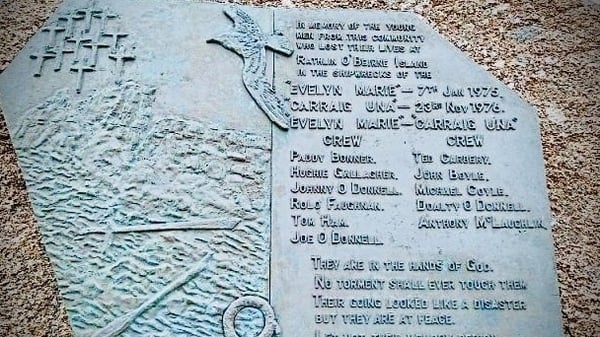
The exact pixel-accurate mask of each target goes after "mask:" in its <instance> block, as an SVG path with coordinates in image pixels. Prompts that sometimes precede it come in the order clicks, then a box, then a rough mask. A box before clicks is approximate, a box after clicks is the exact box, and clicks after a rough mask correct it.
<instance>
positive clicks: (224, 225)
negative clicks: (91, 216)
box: [80, 218, 242, 235]
mask: <svg viewBox="0 0 600 337" xmlns="http://www.w3.org/2000/svg"><path fill="white" fill-rule="evenodd" d="M241 221H242V220H241V219H229V218H221V219H203V220H198V221H182V222H173V223H168V222H166V223H157V224H151V225H138V226H121V227H118V228H90V229H85V230H83V231H81V232H80V235H86V234H105V233H113V234H118V233H134V232H161V231H177V230H215V229H233V228H234V227H235V226H237V225H238V224H239V223H240V222H241Z"/></svg>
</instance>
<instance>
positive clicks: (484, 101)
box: [0, 0, 562, 337]
mask: <svg viewBox="0 0 600 337" xmlns="http://www.w3.org/2000/svg"><path fill="white" fill-rule="evenodd" d="M0 99H1V104H2V108H3V111H4V113H5V116H6V120H7V123H8V126H9V128H10V132H11V136H12V140H13V142H14V144H15V148H16V150H17V154H18V156H19V160H20V163H21V166H22V168H23V173H24V176H25V179H26V181H27V188H28V191H29V193H30V197H31V202H32V205H33V209H34V212H35V214H36V217H37V219H38V222H39V226H40V230H41V232H42V235H43V238H44V244H45V247H46V251H47V253H48V254H49V256H50V258H51V259H52V261H53V264H54V266H55V271H56V276H57V279H58V284H59V287H60V292H61V296H62V299H63V301H64V303H65V305H66V308H67V311H68V315H69V318H70V321H71V324H72V328H73V332H74V334H75V335H76V336H102V337H106V336H226V337H234V336H260V337H271V336H306V337H358V336H363V337H441V336H448V337H449V336H452V337H476V336H477V337H483V336H486V337H534V336H541V335H543V336H560V335H562V329H561V323H560V308H559V298H558V287H557V281H556V273H555V269H554V259H553V245H552V241H551V225H552V221H551V218H550V215H549V206H548V199H547V196H546V190H545V179H544V167H543V161H542V153H541V145H540V135H539V128H538V122H537V118H536V112H535V111H534V110H533V109H532V108H531V107H530V106H529V105H527V104H526V103H524V102H523V101H522V100H521V99H520V98H519V97H518V96H517V95H516V94H515V93H514V92H512V91H511V90H510V89H508V88H507V87H506V86H504V85H503V84H502V83H500V82H499V81H497V80H496V79H494V78H493V77H492V76H490V75H489V74H488V73H486V72H485V71H484V70H483V69H482V68H480V67H479V66H478V65H476V64H474V63H473V62H472V61H470V60H469V59H467V58H466V57H465V56H464V55H463V54H461V52H460V51H459V50H457V49H456V48H455V47H453V46H452V45H451V44H449V43H448V42H446V41H445V40H444V39H443V38H441V37H440V36H439V35H438V34H437V33H436V32H435V31H434V30H432V29H431V28H430V27H429V26H428V25H427V24H426V23H425V21H424V20H423V19H421V18H419V17H418V16H417V15H415V14H412V13H403V12H379V11H355V10H304V9H269V8H251V7H243V6H229V5H223V4H202V3H192V2H185V1H156V0H153V1H144V2H138V1H123V0H118V1H117V0H113V1H95V2H87V1H66V2H65V3H64V4H62V5H61V7H60V8H59V9H58V11H57V12H56V13H55V14H54V15H53V16H52V17H51V18H50V19H49V21H48V22H47V23H46V25H45V26H44V27H43V28H42V29H41V31H40V32H38V33H37V34H36V35H35V36H34V37H33V39H32V40H31V41H30V42H29V43H28V45H27V46H26V47H25V49H24V50H23V51H22V52H21V54H20V55H19V56H18V57H17V58H16V59H15V60H14V61H13V63H12V64H11V65H10V66H9V67H8V69H7V70H6V71H4V72H3V73H2V74H1V76H0Z"/></svg>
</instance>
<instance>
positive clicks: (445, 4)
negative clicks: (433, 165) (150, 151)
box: [0, 0, 600, 337]
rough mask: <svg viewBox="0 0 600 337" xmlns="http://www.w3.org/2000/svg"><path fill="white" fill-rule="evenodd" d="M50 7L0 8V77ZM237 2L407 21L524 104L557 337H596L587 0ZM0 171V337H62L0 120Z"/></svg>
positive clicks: (594, 37)
mask: <svg viewBox="0 0 600 337" xmlns="http://www.w3.org/2000/svg"><path fill="white" fill-rule="evenodd" d="M59 2H60V1H58V0H38V1H35V0H0V71H1V70H2V69H4V68H5V67H6V66H7V65H8V63H9V62H10V60H11V59H12V58H13V57H14V56H15V55H16V54H17V53H18V51H19V50H20V49H21V48H22V47H23V45H24V44H25V43H26V42H27V40H28V39H29V38H30V37H31V35H33V33H35V32H36V31H37V30H38V29H39V27H40V26H41V25H42V24H43V22H44V20H45V19H46V18H47V17H48V16H49V15H50V13H51V12H52V11H53V10H54V9H55V8H56V6H57V4H58V3H59ZM140 2H142V1H140ZM243 3H245V4H255V5H269V6H284V7H328V8H331V7H344V8H372V9H382V10H407V9H408V10H412V11H415V12H417V13H419V14H420V15H422V16H423V17H424V18H425V20H426V21H428V22H429V23H430V24H431V25H432V26H433V27H434V28H435V29H436V30H437V31H439V32H440V33H441V34H442V35H444V36H445V37H446V38H447V39H448V40H449V41H451V42H452V43H453V44H454V45H456V46H457V47H458V48H460V49H461V50H463V51H464V52H465V53H467V55H469V56H470V57H471V58H472V59H474V60H475V61H476V62H477V63H478V64H480V65H482V66H483V67H485V68H486V69H488V70H489V71H490V72H491V73H492V74H494V75H495V76H496V77H498V78H499V79H500V80H501V81H502V82H504V83H505V84H507V85H508V86H510V87H511V88H514V90H516V91H517V92H518V93H519V95H521V97H523V98H524V99H525V100H526V101H528V102H530V103H531V104H533V105H534V106H535V107H536V108H537V110H538V114H539V116H540V122H541V129H542V143H543V147H544V160H545V163H546V172H547V181H548V189H549V194H550V201H551V207H552V215H553V217H554V219H555V224H554V228H553V235H554V240H555V248H556V261H557V270H558V278H559V283H560V292H561V303H562V313H563V324H564V330H565V336H599V335H600V261H599V259H600V228H599V227H600V220H599V218H598V217H599V214H598V209H599V208H600V202H599V197H598V196H599V195H600V179H598V178H597V176H596V175H597V174H599V173H600V170H599V166H600V112H599V111H600V75H598V72H599V71H600V36H599V34H598V32H600V2H599V1H595V0H557V1H541V0H533V1H528V2H524V3H523V2H521V1H500V0H473V1H468V2H467V1H461V2H449V1H443V0H422V1H421V0H407V1H394V0H385V1H376V0H372V1H332V0H331V1H327V0H321V1H319V0H313V1H292V0H283V1H258V0H255V1H243ZM0 163H1V164H0V196H1V200H2V201H1V203H0V336H51V337H54V336H70V335H71V331H70V328H69V325H68V322H67V318H66V314H65V311H64V308H63V307H62V306H61V304H60V301H59V297H58V290H57V288H56V281H55V279H54V276H53V272H52V267H51V265H50V262H49V260H48V258H47V257H46V255H45V254H44V249H43V246H42V244H41V237H40V234H39V232H38V230H37V227H36V224H35V220H34V217H33V214H32V211H31V206H30V203H29V201H28V199H27V194H26V190H25V184H24V181H23V178H22V175H21V172H20V169H19V167H18V165H17V162H16V157H15V153H14V149H13V148H12V145H11V143H10V138H9V135H8V132H7V130H6V126H5V123H4V119H3V116H2V115H0ZM543 335H544V333H543V331H540V336H543Z"/></svg>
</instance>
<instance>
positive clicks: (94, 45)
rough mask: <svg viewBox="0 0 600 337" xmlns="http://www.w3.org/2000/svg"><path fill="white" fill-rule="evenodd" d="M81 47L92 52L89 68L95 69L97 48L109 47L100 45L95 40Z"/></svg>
mask: <svg viewBox="0 0 600 337" xmlns="http://www.w3.org/2000/svg"><path fill="white" fill-rule="evenodd" d="M83 47H85V48H90V49H91V50H92V55H91V56H92V62H91V63H90V67H95V66H96V62H97V61H98V48H108V47H110V45H108V44H106V43H101V42H100V41H98V40H97V39H96V40H94V41H92V42H88V43H85V44H83Z"/></svg>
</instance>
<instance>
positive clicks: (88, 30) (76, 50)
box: [30, 6, 135, 93]
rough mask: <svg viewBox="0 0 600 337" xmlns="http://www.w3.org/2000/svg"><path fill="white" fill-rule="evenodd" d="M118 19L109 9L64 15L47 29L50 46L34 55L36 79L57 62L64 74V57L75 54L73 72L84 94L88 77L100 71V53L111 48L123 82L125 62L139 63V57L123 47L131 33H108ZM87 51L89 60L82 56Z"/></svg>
mask: <svg viewBox="0 0 600 337" xmlns="http://www.w3.org/2000/svg"><path fill="white" fill-rule="evenodd" d="M117 17H118V16H117V15H116V14H114V13H111V12H110V11H109V10H107V9H104V10H102V9H99V8H96V7H94V6H92V7H88V8H82V9H77V10H74V11H71V12H69V13H66V14H64V15H61V16H59V17H58V20H57V21H56V22H54V23H53V24H51V25H49V26H45V27H43V28H42V31H43V32H47V33H48V34H47V35H48V42H47V44H46V45H45V46H44V47H43V48H42V50H41V51H40V52H38V53H34V54H31V55H30V57H31V58H32V59H34V60H36V61H37V62H36V67H35V73H34V74H33V75H34V76H36V77H39V76H41V75H42V68H43V67H44V64H45V62H46V61H48V60H51V59H53V60H54V67H53V69H54V71H60V70H61V68H62V66H63V58H64V55H65V54H73V61H72V63H71V65H70V66H69V70H70V71H72V72H75V73H76V74H77V83H76V91H77V93H80V92H81V88H82V86H83V76H84V73H86V72H94V71H96V70H97V68H96V64H97V63H98V52H99V49H101V48H110V53H109V54H108V58H109V59H111V60H113V61H114V63H115V74H116V76H117V78H119V77H120V76H121V74H122V72H123V66H124V64H125V62H127V61H133V60H135V55H133V54H131V53H129V52H128V51H127V47H125V46H124V45H123V44H122V43H121V39H123V38H125V37H127V36H128V35H129V34H128V33H126V32H121V31H119V29H116V30H115V31H107V29H106V28H107V26H108V25H107V23H108V21H109V20H113V19H115V18H117ZM94 26H97V29H96V31H95V33H94V30H93V29H92V28H94ZM78 28H81V29H78ZM83 48H85V49H88V50H89V53H88V55H87V57H82V55H81V54H82V52H81V50H82V49H83Z"/></svg>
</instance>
